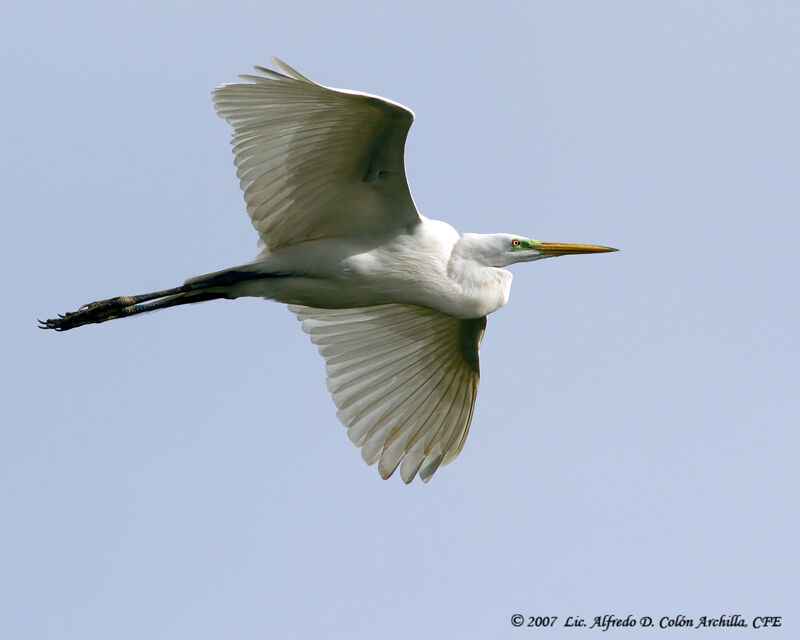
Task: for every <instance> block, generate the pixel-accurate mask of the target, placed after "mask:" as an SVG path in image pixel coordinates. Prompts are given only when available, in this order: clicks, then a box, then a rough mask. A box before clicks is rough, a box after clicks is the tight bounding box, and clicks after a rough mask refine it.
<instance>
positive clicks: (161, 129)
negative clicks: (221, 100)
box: [0, 1, 800, 640]
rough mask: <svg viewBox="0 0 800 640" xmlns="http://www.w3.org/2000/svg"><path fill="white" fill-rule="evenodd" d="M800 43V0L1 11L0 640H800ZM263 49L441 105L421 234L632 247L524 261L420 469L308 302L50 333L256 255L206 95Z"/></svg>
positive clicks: (418, 192)
mask: <svg viewBox="0 0 800 640" xmlns="http://www.w3.org/2000/svg"><path fill="white" fill-rule="evenodd" d="M799 42H800V5H798V4H797V3H792V2H788V1H787V2H758V3H756V2H751V3H745V2H718V3H714V2H703V3H698V2H669V3H654V2H642V3H630V2H580V3H579V2H528V3H522V2H520V3H508V2H506V3H504V2H498V3H492V4H491V8H488V5H486V8H484V7H482V8H470V7H468V6H466V5H465V4H464V3H460V2H459V3H455V2H452V3H413V2H412V3H374V2H373V3H366V2H364V3H361V2H336V3H324V4H323V3H320V2H314V3H308V2H306V3H302V2H280V3H277V2H250V3H242V2H226V3H196V2H186V3H160V2H159V3H140V2H136V3H134V2H130V3H96V4H92V3H79V4H75V3H36V2H29V3H24V5H23V3H17V4H16V5H10V6H8V7H6V8H5V9H4V17H3V23H2V26H0V53H2V56H3V60H4V65H3V66H4V72H3V88H2V96H3V99H2V101H1V102H0V115H2V117H1V118H0V136H1V139H2V148H3V153H2V154H0V162H2V167H0V169H1V173H0V175H2V176H3V177H2V182H3V188H2V190H0V207H1V209H0V210H2V212H3V217H4V220H5V227H6V232H5V234H4V238H5V242H4V250H3V252H2V267H3V273H5V274H6V283H5V289H6V290H5V300H6V305H5V310H4V313H3V315H2V320H0V322H1V323H2V335H3V352H4V357H3V365H2V367H3V383H2V386H1V387H0V389H2V391H0V393H2V395H3V407H4V415H5V419H4V420H3V424H2V428H1V429H0V487H2V492H1V493H0V538H2V544H1V545H0V567H2V570H0V637H3V638H15V639H16V638H20V639H22V638H25V639H27V638H31V639H33V638H37V639H38V638H59V639H68V638H69V639H71V638H76V639H81V640H88V639H93V638H104V639H106V638H114V639H115V640H124V639H128V638H131V639H134V638H135V639H137V640H139V639H141V638H149V639H156V638H170V639H174V638H193V639H198V638H223V637H225V638H267V637H275V638H278V637H315V638H321V637H330V638H353V637H362V636H366V635H367V634H370V637H375V638H414V637H416V638H431V637H459V638H488V637H495V638H504V637H509V638H510V637H523V636H525V637H530V636H531V635H532V633H534V631H533V630H531V629H514V628H512V627H511V624H510V622H509V619H510V617H511V615H512V614H514V613H522V614H526V615H537V614H538V615H558V616H561V619H562V620H563V619H564V618H565V617H566V616H568V615H582V616H584V617H592V616H595V615H602V614H605V613H614V614H617V615H626V614H628V613H632V614H634V615H636V616H642V615H650V616H654V617H655V616H658V617H660V616H661V615H666V614H673V613H683V614H685V615H689V616H694V617H699V616H701V615H719V614H722V613H729V614H733V613H741V614H743V615H744V616H745V617H746V618H747V619H748V620H749V619H752V617H753V616H756V615H783V616H786V618H785V620H784V624H785V625H786V626H785V627H784V628H783V633H781V632H780V631H777V632H771V633H770V634H769V636H770V637H790V636H792V637H796V634H797V630H798V626H797V613H798V607H797V593H798V577H797V576H798V575H799V574H800V566H798V565H800V563H799V562H798V552H797V539H798V526H797V509H798V498H797V495H798V489H800V487H799V486H798V484H800V483H798V474H797V452H798V436H797V424H798V418H797V416H798V412H799V411H800V406H799V405H800V403H798V399H797V394H798V364H797V357H798V347H799V346H800V345H799V344H798V342H799V341H798V332H797V326H798V320H800V318H798V316H799V315H800V313H798V285H797V277H798V266H797V265H798V259H797V251H798V250H797V247H798V232H799V231H800V223H799V222H798V220H800V216H798V213H799V212H800V194H799V193H798V191H799V185H800V181H799V180H798V176H799V175H800V116H799V115H798V114H800V83H798V69H800V44H798V43H799ZM270 55H278V56H280V57H281V58H283V59H285V60H286V61H287V62H289V63H290V64H292V65H293V66H295V67H297V68H298V69H299V70H300V71H301V72H303V73H305V74H306V75H308V76H310V77H311V78H312V79H314V80H317V81H319V82H321V83H323V84H328V85H332V86H338V87H346V88H353V89H359V90H363V91H368V92H371V93H376V94H379V95H384V96H387V97H389V98H392V99H394V100H396V101H398V102H401V103H403V104H405V105H407V106H409V107H410V108H412V109H413V110H414V111H415V112H416V114H417V120H416V122H415V124H414V126H413V128H412V130H411V134H410V138H409V142H408V147H407V168H408V175H409V180H410V183H411V188H412V191H413V194H414V197H415V200H416V202H417V205H418V206H419V208H420V210H421V211H422V212H423V213H424V214H425V215H427V216H428V217H432V218H441V219H444V220H447V221H448V222H450V223H451V224H453V225H454V226H455V227H456V228H458V229H459V230H461V231H475V232H501V231H502V232H512V233H519V234H522V235H526V236H531V237H536V238H539V239H544V240H553V241H568V242H587V243H597V244H609V245H612V246H616V247H619V248H620V249H621V252H620V253H617V254H613V255H604V256H582V257H570V258H561V259H557V260H548V261H545V262H543V263H534V264H527V265H526V264H523V265H519V266H517V267H514V268H513V271H514V273H515V276H516V278H515V282H514V286H513V289H512V295H511V301H510V303H509V305H508V306H507V307H505V308H504V309H502V310H501V311H499V312H498V313H496V314H494V315H493V316H491V317H490V318H489V324H488V327H487V334H486V337H485V340H484V343H483V348H482V368H483V378H482V381H481V391H480V394H479V397H478V404H477V408H476V411H475V416H474V420H473V424H472V430H471V433H470V436H469V439H468V441H467V444H466V447H465V448H464V450H463V452H462V454H461V456H460V457H459V459H458V460H457V461H456V462H454V463H453V464H452V465H450V466H448V467H446V468H443V469H442V470H441V471H440V472H439V473H437V475H436V476H435V478H434V479H433V480H432V481H431V483H430V484H428V485H422V484H421V483H419V482H418V481H417V482H415V483H414V484H413V485H411V486H404V485H403V483H402V482H401V481H400V479H399V478H393V479H391V480H390V481H386V482H384V481H382V480H380V478H379V477H378V474H377V470H376V469H375V468H370V467H367V466H366V465H364V463H363V462H362V461H361V458H360V456H359V452H358V450H357V449H356V448H355V447H353V446H352V444H351V443H350V442H349V440H348V439H347V437H346V433H345V430H344V428H343V427H341V425H340V424H339V423H338V422H337V420H336V417H335V410H334V407H333V404H332V402H331V400H330V398H329V396H328V394H327V392H326V390H325V384H324V368H323V361H322V359H321V358H320V357H319V356H318V354H317V353H316V350H315V348H314V347H313V346H312V345H311V344H310V342H309V341H308V339H307V336H305V335H304V334H303V333H302V332H301V331H300V327H299V325H298V323H297V321H296V320H295V319H294V318H293V316H292V315H291V314H290V313H288V312H287V311H286V309H285V308H283V307H282V306H281V305H277V304H274V303H270V302H263V301H258V300H239V301H236V302H235V303H230V302H215V303H208V304H203V305H196V306H191V307H186V308H179V309H173V310H170V311H166V312H163V313H159V314H152V315H149V316H146V317H139V318H135V319H131V320H126V321H119V322H112V323H108V324H105V325H99V326H91V327H87V328H83V329H79V330H76V331H74V332H69V333H66V334H63V335H58V334H55V333H53V332H48V333H45V332H42V331H39V330H38V329H37V328H36V324H35V319H36V318H37V317H39V318H44V317H50V316H52V315H53V314H55V313H57V312H64V311H68V310H72V309H74V308H75V307H76V306H77V305H80V304H82V303H84V302H89V301H91V300H96V299H100V298H105V297H109V296H113V295H120V294H132V293H140V292H144V291H149V290H154V289H160V288H163V287H168V286H173V285H176V284H179V283H180V282H182V281H183V279H185V278H186V277H189V276H192V275H195V274H199V273H205V272H208V271H213V270H216V269H219V268H223V267H226V266H230V265H233V264H239V263H241V262H243V261H246V260H248V259H249V258H250V257H252V256H253V255H254V254H255V252H256V247H255V243H256V237H255V233H254V231H253V230H252V228H251V227H250V224H249V222H248V220H247V217H246V214H245V211H244V205H243V201H242V198H241V194H240V192H239V188H238V184H237V181H236V179H235V175H234V170H233V165H232V155H231V153H230V149H229V145H228V139H229V134H230V131H229V129H228V127H227V125H226V124H225V123H224V122H223V121H222V120H220V119H219V118H217V117H216V115H215V114H214V112H213V109H212V106H211V102H210V97H209V92H210V90H211V89H212V88H214V87H215V86H216V85H218V84H221V83H223V82H229V81H232V80H234V79H235V78H236V75H237V74H238V73H246V72H247V71H248V70H249V68H250V66H251V65H252V64H265V63H267V62H268V60H269V56H270ZM562 634H567V630H563V629H559V630H553V631H550V632H547V633H546V634H544V635H546V636H547V637H557V636H560V635H562ZM572 634H573V635H574V631H573V632H572ZM568 635H569V634H568ZM736 635H737V637H746V636H745V634H744V633H741V632H740V633H737V634H736ZM570 637H571V636H570ZM626 637H635V636H634V635H632V634H630V633H627V634H626Z"/></svg>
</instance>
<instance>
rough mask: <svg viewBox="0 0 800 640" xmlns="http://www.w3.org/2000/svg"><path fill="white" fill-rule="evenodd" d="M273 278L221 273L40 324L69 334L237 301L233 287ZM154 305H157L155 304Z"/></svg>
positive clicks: (85, 308) (92, 306) (94, 304)
mask: <svg viewBox="0 0 800 640" xmlns="http://www.w3.org/2000/svg"><path fill="white" fill-rule="evenodd" d="M263 277H270V276H269V275H267V274H263V273H257V272H252V271H237V270H236V269H231V270H226V271H220V272H218V273H215V274H211V275H209V276H201V277H199V278H192V279H191V280H188V281H187V282H186V284H183V285H181V286H179V287H174V288H172V289H164V290H163V291H154V292H152V293H144V294H141V295H138V296H119V297H117V298H109V299H108V300H100V301H98V302H90V303H89V304H85V305H83V306H82V307H80V308H79V309H78V310H77V311H72V312H69V313H65V314H64V315H60V314H59V316H58V317H57V318H51V319H49V320H45V321H41V320H40V321H39V328H40V329H54V330H55V331H68V330H69V329H74V328H75V327H81V326H83V325H85V324H97V323H100V322H106V321H107V320H114V319H116V318H126V317H128V316H133V315H137V314H139V313H147V312H149V311H158V310H159V309H167V308H169V307H176V306H178V305H183V304H192V303H195V302H205V301H207V300H216V299H219V298H235V297H237V296H235V295H232V294H231V287H233V285H235V284H236V283H239V282H243V281H245V280H254V279H257V278H263ZM151 301H153V302H151Z"/></svg>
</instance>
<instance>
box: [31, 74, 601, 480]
mask: <svg viewBox="0 0 800 640" xmlns="http://www.w3.org/2000/svg"><path fill="white" fill-rule="evenodd" d="M273 62H274V63H275V65H276V67H277V68H278V69H279V70H280V73H278V72H275V71H271V70H269V69H264V68H262V67H256V70H257V71H259V72H260V74H261V75H258V76H242V77H243V78H244V79H245V80H248V82H247V83H240V84H231V85H225V86H222V87H220V88H219V89H217V90H216V91H215V92H214V101H215V106H216V109H217V111H218V113H219V114H220V115H221V116H222V117H223V118H225V119H226V120H227V121H228V122H229V123H230V124H231V125H232V126H233V128H234V136H233V145H234V153H235V155H236V160H235V164H236V166H237V175H238V177H239V179H240V183H241V186H242V189H243V191H244V195H245V202H246V204H247V211H248V214H249V215H250V219H251V221H252V223H253V226H254V227H255V228H256V230H257V231H258V233H259V236H260V241H261V244H262V251H261V253H260V254H259V255H258V256H257V257H256V259H255V260H253V261H251V262H249V263H247V264H245V265H241V266H238V267H233V268H230V269H225V270H223V271H218V272H216V273H211V274H206V275H203V276H198V277H196V278H191V279H189V280H187V281H186V283H184V284H183V285H181V286H179V287H175V288H173V289H166V290H163V291H156V292H153V293H148V294H143V295H139V296H122V297H118V298H112V299H110V300H104V301H100V302H94V303H91V304H88V305H84V307H81V309H79V310H78V311H76V312H74V313H68V314H66V315H64V316H60V317H59V318H55V319H51V320H47V321H46V322H44V323H42V326H43V328H49V329H56V330H58V331H64V330H67V329H72V328H74V327H78V326H82V325H85V324H90V323H98V322H105V321H107V320H112V319H114V318H120V317H126V316H130V315H136V314H139V313H142V312H147V311H155V310H158V309H164V308H168V307H172V306H178V305H182V304H188V303H195V302H203V301H206V300H213V299H217V298H229V299H232V298H239V297H243V296H255V297H261V298H266V299H271V300H275V301H278V302H283V303H286V304H288V305H289V308H290V310H291V311H293V312H294V313H295V314H296V315H297V316H298V318H299V319H300V320H301V321H302V323H303V329H304V330H305V331H306V332H307V333H309V334H310V335H311V339H312V341H313V342H314V343H315V344H317V345H318V347H319V350H320V353H321V354H322V355H323V356H324V357H325V360H326V364H327V373H328V388H329V390H330V391H331V393H332V395H333V399H334V402H335V403H336V406H337V408H338V409H339V411H338V413H337V415H338V417H339V419H340V420H341V422H342V423H343V424H344V425H345V426H346V427H347V428H348V435H349V436H350V438H351V440H353V442H354V443H355V444H356V445H357V446H359V447H361V453H362V457H363V458H364V459H365V460H366V461H367V462H368V463H370V464H372V463H373V462H378V468H379V471H380V473H381V476H382V477H384V478H387V477H389V476H390V475H391V474H392V473H393V472H394V471H395V469H397V468H398V467H400V474H401V476H402V478H403V480H404V481H405V482H410V481H411V480H412V479H413V478H414V477H415V476H416V475H419V476H420V477H421V478H422V479H423V480H425V481H427V480H429V479H430V478H431V476H432V475H433V473H434V472H435V471H436V470H437V469H438V468H439V466H440V465H442V464H447V463H448V462H450V461H451V460H453V459H454V458H455V457H456V456H457V455H458V453H459V452H460V451H461V447H462V446H463V444H464V441H465V439H466V435H467V432H468V430H469V425H470V421H471V419H472V411H473V408H474V402H475V397H476V394H477V389H478V379H479V365H478V347H479V345H480V342H481V339H482V337H483V332H484V329H485V326H486V316H487V315H488V314H490V313H492V312H493V311H496V310H497V309H499V308H500V307H502V306H503V305H504V304H506V302H507V301H508V297H509V291H510V288H511V273H510V272H509V271H507V270H506V269H505V268H504V267H506V266H508V265H511V264H513V263H516V262H529V261H533V260H539V259H542V258H547V257H551V256H557V255H565V254H570V253H600V252H606V251H614V249H610V248H608V247H600V246H594V245H575V244H559V243H548V242H539V241H537V240H532V239H529V238H525V237H524V236H519V235H512V234H463V235H460V234H459V233H458V232H457V231H456V230H455V229H454V228H453V227H451V226H450V225H449V224H447V223H445V222H440V221H437V220H430V219H428V218H425V217H424V216H421V215H420V214H419V213H418V212H417V209H416V206H415V205H414V202H413V200H412V198H411V193H410V191H409V189H408V184H407V182H406V177H405V168H404V161H403V150H404V145H405V139H406V135H407V133H408V129H409V127H410V126H411V122H412V121H413V113H412V112H411V111H410V110H408V109H406V108H405V107H403V106H402V105H399V104H397V103H395V102H392V101H390V100H385V99H383V98H379V97H377V96H372V95H368V94H363V93H359V92H355V91H343V90H338V89H329V88H327V87H323V86H321V85H318V84H316V83H313V82H311V81H310V80H308V79H307V78H305V77H304V76H302V75H301V74H299V73H298V72H297V71H295V70H294V69H292V68H291V67H289V66H288V65H286V64H284V63H282V62H281V61H279V60H277V59H274V58H273Z"/></svg>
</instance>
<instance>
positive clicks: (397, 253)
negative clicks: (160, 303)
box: [201, 216, 512, 319]
mask: <svg viewBox="0 0 800 640" xmlns="http://www.w3.org/2000/svg"><path fill="white" fill-rule="evenodd" d="M472 238H473V236H472V234H466V236H465V237H464V238H462V237H461V236H460V235H459V233H458V232H457V231H456V230H455V229H454V228H453V227H451V226H450V225H449V224H447V223H446V222H441V221H439V220H429V219H427V218H424V217H423V216H420V220H419V222H417V223H415V224H413V225H410V226H408V227H398V228H396V229H391V230H387V231H380V232H373V233H371V234H365V235H361V236H354V237H347V238H323V239H319V240H310V241H307V242H305V243H302V244H296V245H290V246H288V247H285V248H281V249H279V250H277V251H275V252H274V253H273V252H264V253H262V254H261V255H259V256H258V258H256V259H255V260H254V261H253V262H252V263H250V264H247V265H243V266H242V267H240V269H241V270H244V271H248V272H252V271H256V272H260V273H264V274H276V275H274V277H269V278H263V279H253V280H244V281H242V282H241V283H239V284H238V285H237V286H235V287H234V289H233V290H232V291H230V293H231V294H233V295H237V296H256V297H262V298H267V299H272V300H276V301H278V302H284V303H287V304H300V305H305V306H309V307H318V308H322V309H347V308H354V307H365V306H373V305H381V304H389V303H402V304H416V305H421V306H423V307H428V308H431V309H435V310H436V311H440V312H442V313H446V314H448V315H451V316H454V317H457V318H464V319H469V318H480V317H483V316H486V315H488V314H490V313H492V312H493V311H496V310H497V309H499V308H500V307H502V306H503V305H504V304H505V303H506V302H507V301H508V295H509V291H510V288H511V277H512V276H511V272H510V271H508V270H506V269H501V268H498V267H493V266H488V265H482V264H478V263H476V262H475V261H474V260H473V259H471V258H470V256H469V252H468V251H466V250H465V249H466V247H467V246H469V244H470V239H472ZM201 278H202V276H201Z"/></svg>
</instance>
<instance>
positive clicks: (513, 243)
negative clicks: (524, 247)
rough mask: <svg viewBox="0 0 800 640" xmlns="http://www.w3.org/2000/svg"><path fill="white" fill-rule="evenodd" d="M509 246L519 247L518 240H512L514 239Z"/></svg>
mask: <svg viewBox="0 0 800 640" xmlns="http://www.w3.org/2000/svg"><path fill="white" fill-rule="evenodd" d="M511 246H512V247H518V246H519V240H517V239H516V238H514V239H513V240H512V241H511Z"/></svg>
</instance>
